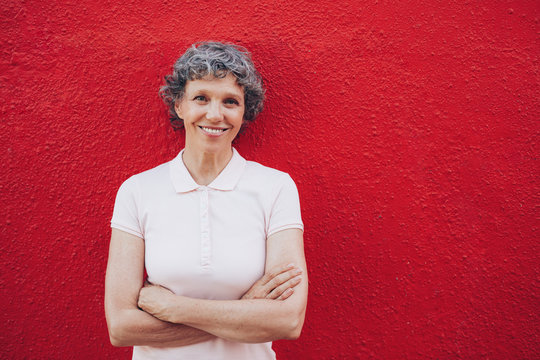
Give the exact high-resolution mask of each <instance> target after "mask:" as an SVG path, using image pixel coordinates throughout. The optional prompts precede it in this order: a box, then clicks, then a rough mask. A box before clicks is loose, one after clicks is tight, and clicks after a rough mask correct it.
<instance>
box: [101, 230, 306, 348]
mask: <svg viewBox="0 0 540 360" xmlns="http://www.w3.org/2000/svg"><path fill="white" fill-rule="evenodd" d="M290 264H295V266H291V265H290ZM299 271H301V272H302V275H300V276H299V274H298V272H299ZM143 274H144V241H143V240H142V239H141V238H138V237H136V236H133V235H131V234H128V233H125V232H123V231H120V230H117V229H113V232H112V236H111V245H110V250H109V263H108V266H107V275H106V280H105V314H106V317H107V324H108V327H109V335H110V339H111V343H112V344H113V345H115V346H132V345H150V346H184V345H190V344H194V343H198V342H202V341H206V340H209V339H212V338H214V337H215V336H218V337H222V338H225V339H229V340H235V341H241V342H264V341H271V340H276V339H283V338H285V339H294V338H297V337H298V336H299V334H300V331H301V328H302V325H303V322H304V314H305V309H306V303H307V283H308V282H307V271H306V264H305V259H304V251H303V240H302V232H301V231H300V230H298V229H289V230H283V231H280V232H278V233H276V234H273V235H272V236H270V237H269V238H268V239H267V255H266V266H265V276H263V278H261V279H260V280H259V281H257V282H256V283H255V284H254V285H253V287H252V288H251V289H250V290H249V291H248V292H247V293H246V294H245V295H244V296H243V297H242V299H240V300H230V301H221V300H203V299H193V298H188V297H184V296H178V295H174V294H173V293H172V292H170V291H169V290H167V289H165V288H162V287H160V286H153V285H149V286H145V287H143V283H142V282H143V280H142V279H143ZM141 288H142V289H141ZM139 292H140V293H139ZM139 307H140V308H139ZM141 309H142V310H141ZM143 310H144V311H143Z"/></svg>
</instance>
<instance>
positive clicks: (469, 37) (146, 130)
mask: <svg viewBox="0 0 540 360" xmlns="http://www.w3.org/2000/svg"><path fill="white" fill-rule="evenodd" d="M314 4H315V3H312V2H311V1H307V0H299V1H282V0H275V1H266V0H253V1H245V2H242V1H240V2H238V1H234V2H214V1H204V0H201V1H194V0H192V1H189V0H188V1H171V0H168V1H131V0H130V1H124V2H121V3H120V2H115V1H104V0H100V1H86V0H83V1H79V0H78V1H75V0H64V1H32V0H28V1H15V0H4V1H3V2H2V4H1V5H0V16H1V33H0V45H1V60H0V94H1V96H2V103H1V104H0V111H1V113H0V115H1V122H0V140H1V143H2V145H3V147H2V151H1V155H0V156H1V160H0V161H1V163H2V171H1V172H0V192H1V194H0V196H1V197H0V204H1V207H2V215H1V217H0V220H1V224H0V236H1V241H0V254H1V255H0V256H1V258H2V269H3V270H2V276H1V277H0V285H1V289H2V296H1V300H0V301H1V306H0V312H1V314H2V330H1V347H0V358H2V359H26V358H32V359H129V358H130V354H131V350H130V349H122V348H113V347H112V346H111V345H110V343H109V340H108V336H107V329H106V324H105V317H104V313H103V280H104V273H105V266H106V259H107V251H108V240H109V236H110V229H109V220H110V216H111V214H112V207H113V201H114V196H115V193H116V190H117V188H118V186H119V185H120V184H121V182H122V181H123V180H125V179H126V178H127V177H128V176H130V175H132V174H134V173H137V172H140V171H143V170H146V169H148V168H151V167H153V166H155V165H157V164H159V163H161V162H164V161H167V160H169V159H171V158H172V157H174V156H175V155H176V153H177V152H178V151H179V150H180V149H181V148H182V143H183V140H182V134H181V133H179V134H175V133H174V132H173V131H172V130H171V129H170V128H169V127H168V125H167V117H166V109H165V106H164V105H163V104H162V103H161V100H160V99H159V98H158V95H157V90H158V88H159V86H160V84H161V82H162V78H163V76H164V75H165V74H167V73H168V71H169V70H170V68H171V65H172V63H173V62H174V61H175V59H176V58H177V57H178V56H179V55H180V53H181V52H183V51H184V50H185V49H186V47H187V46H188V45H189V44H191V43H193V42H195V41H198V40H205V39H215V40H221V41H232V42H236V43H239V44H242V45H244V46H246V47H247V48H248V49H250V50H251V52H252V53H253V57H254V59H255V62H256V63H257V64H258V66H259V69H260V71H261V73H262V74H263V76H264V79H265V81H266V84H267V88H268V101H267V106H266V109H265V111H264V112H263V114H262V115H261V116H260V118H259V119H258V121H257V122H256V123H255V124H253V126H252V127H251V128H249V129H248V130H247V131H246V132H245V133H244V134H243V135H242V137H241V138H239V139H238V142H237V144H236V147H237V149H238V150H239V151H240V153H241V154H242V155H243V156H244V157H246V158H247V159H250V160H255V161H258V162H261V163H263V164H265V165H268V166H272V167H275V168H278V169H281V170H284V171H287V172H289V173H290V174H291V176H292V177H293V178H294V179H295V181H296V182H297V185H298V188H299V191H300V193H301V199H302V210H303V217H304V221H305V225H306V232H305V244H306V256H307V259H308V263H309V269H310V299H309V306H308V312H307V318H306V324H305V327H304V331H303V334H302V336H301V338H300V339H299V340H297V341H278V342H276V343H275V345H274V348H275V349H276V351H277V352H278V355H279V356H278V358H279V359H290V360H295V359H396V358H409V359H433V358H439V359H473V358H474V359H479V358H485V359H487V358H489V359H533V358H539V357H540V345H539V344H540V339H539V336H540V335H539V334H540V315H539V310H538V309H539V308H540V292H539V287H540V261H539V256H538V254H539V250H540V249H539V246H538V225H539V221H538V213H537V208H538V205H539V196H538V195H539V192H540V191H539V187H538V175H539V164H538V154H539V147H538V139H539V133H540V126H539V119H540V106H539V102H538V98H539V95H540V91H539V90H540V89H539V87H540V86H539V80H540V78H539V72H538V71H539V62H538V60H539V54H540V40H539V33H540V26H539V17H540V6H539V3H538V1H536V0H535V1H517V0H516V1H474V2H470V1H465V2H464V1H454V0H449V1H434V0H426V1H399V2H396V1H384V0H380V1H375V0H366V1H361V0H345V1H342V2H339V3H337V4H336V3H335V2H334V1H318V2H316V5H314Z"/></svg>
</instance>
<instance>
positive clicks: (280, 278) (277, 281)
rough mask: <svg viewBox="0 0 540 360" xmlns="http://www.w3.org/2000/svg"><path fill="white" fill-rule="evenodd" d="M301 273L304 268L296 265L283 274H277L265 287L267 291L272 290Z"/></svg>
mask: <svg viewBox="0 0 540 360" xmlns="http://www.w3.org/2000/svg"><path fill="white" fill-rule="evenodd" d="M300 274H302V269H300V268H296V267H295V268H293V269H292V270H289V271H285V272H282V273H281V274H279V275H277V276H275V277H274V278H273V279H272V280H270V281H269V282H268V283H267V284H266V285H265V287H266V289H267V291H268V292H270V291H272V290H274V289H275V288H277V287H278V286H281V285H282V284H284V283H286V282H287V281H289V280H291V279H293V278H294V277H295V276H298V275H300Z"/></svg>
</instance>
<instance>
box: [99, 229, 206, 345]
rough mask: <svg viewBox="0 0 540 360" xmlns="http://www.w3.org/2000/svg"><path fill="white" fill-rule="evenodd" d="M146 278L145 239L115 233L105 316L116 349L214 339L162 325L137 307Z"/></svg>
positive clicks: (184, 326)
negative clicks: (119, 347) (118, 347)
mask: <svg viewBox="0 0 540 360" xmlns="http://www.w3.org/2000/svg"><path fill="white" fill-rule="evenodd" d="M143 277H144V241H143V239H141V238H139V237H137V236H134V235H131V234H129V233H126V232H124V231H121V230H118V229H113V230H112V235H111V244H110V248H109V261H108V264H107V274H106V277H105V316H106V318H107V326H108V328H109V337H110V340H111V343H112V344H113V345H114V346H133V345H151V346H184V345H191V344H195V343H199V342H202V341H206V340H209V339H213V338H215V337H214V336H213V335H211V334H209V333H207V332H205V331H203V330H199V329H195V328H192V327H189V326H186V325H181V324H171V323H168V322H164V321H161V320H159V319H157V318H155V317H153V316H151V315H149V314H147V313H146V312H144V311H142V310H140V309H139V308H138V307H137V299H138V297H139V290H140V289H141V287H142V285H143Z"/></svg>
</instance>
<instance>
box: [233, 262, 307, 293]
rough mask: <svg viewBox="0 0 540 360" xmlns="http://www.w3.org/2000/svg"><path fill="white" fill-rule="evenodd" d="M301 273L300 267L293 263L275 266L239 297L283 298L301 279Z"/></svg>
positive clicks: (291, 291)
mask: <svg viewBox="0 0 540 360" xmlns="http://www.w3.org/2000/svg"><path fill="white" fill-rule="evenodd" d="M301 274H302V269H300V268H298V267H296V266H294V264H289V265H285V266H284V265H281V266H278V267H275V268H273V269H272V270H270V271H269V272H268V273H266V274H264V276H263V277H261V278H260V279H259V280H257V282H255V284H253V286H252V287H251V288H250V289H249V290H248V291H247V292H246V293H245V294H244V295H243V296H242V297H241V299H270V300H285V299H287V298H288V297H289V296H291V295H292V294H293V292H294V290H293V289H294V287H295V286H296V285H298V284H300V281H302V276H301Z"/></svg>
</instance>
